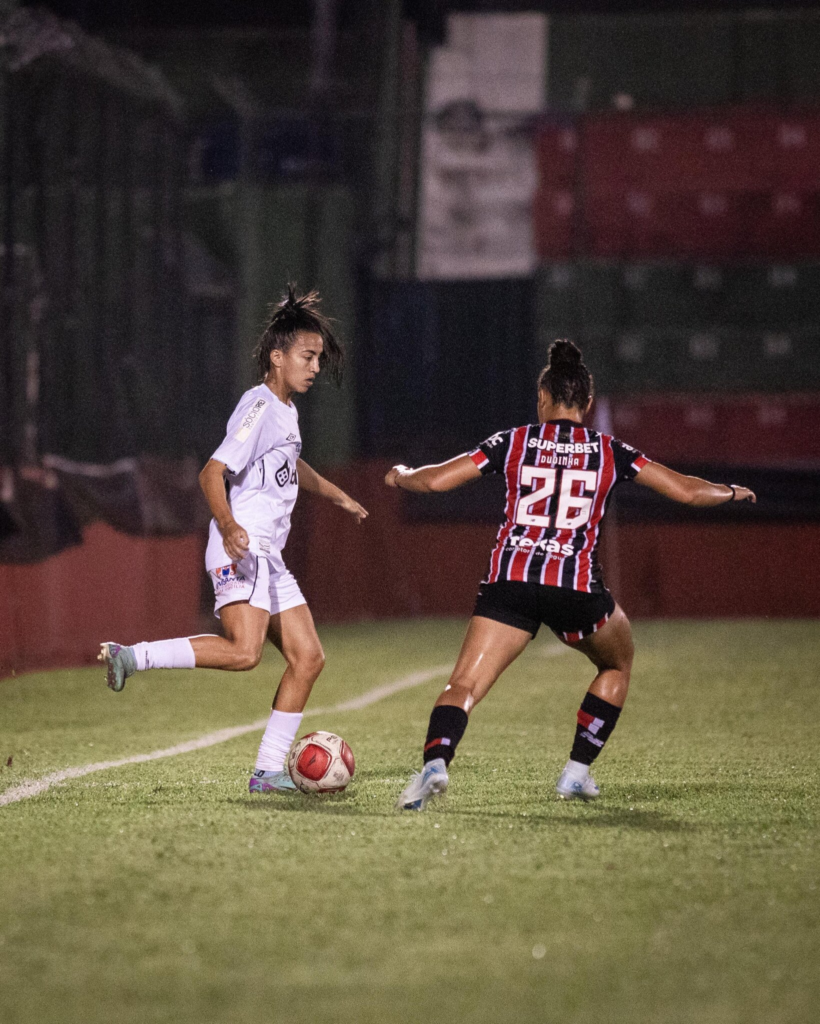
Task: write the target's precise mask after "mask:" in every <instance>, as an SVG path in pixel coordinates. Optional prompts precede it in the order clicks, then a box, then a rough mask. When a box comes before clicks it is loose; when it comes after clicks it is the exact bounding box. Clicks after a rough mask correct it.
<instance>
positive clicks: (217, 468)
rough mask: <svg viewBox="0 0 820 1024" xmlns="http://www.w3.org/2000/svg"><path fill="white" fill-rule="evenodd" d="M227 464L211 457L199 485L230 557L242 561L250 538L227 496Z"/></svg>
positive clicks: (200, 477) (201, 474)
mask: <svg viewBox="0 0 820 1024" xmlns="http://www.w3.org/2000/svg"><path fill="white" fill-rule="evenodd" d="M227 468H228V467H227V466H226V465H225V463H224V462H220V461H219V460H218V459H209V460H208V462H207V463H206V465H205V468H204V469H203V470H202V472H201V473H200V474H199V486H200V487H201V488H202V493H203V494H204V495H205V497H206V499H207V501H208V505H209V507H210V509H211V515H212V516H213V517H214V519H215V520H216V525H217V526H218V527H219V532H220V533H221V534H222V543H223V545H224V547H225V553H226V554H227V555H228V557H229V558H235V559H236V560H237V561H241V560H242V559H243V558H244V557H245V555H247V553H248V548H249V546H250V538H249V537H248V534H247V531H246V530H245V528H244V527H243V526H240V525H239V523H237V521H236V520H235V519H234V517H233V513H232V512H231V506H230V505H229V504H228V499H227V497H226V496H225V472H226V470H227Z"/></svg>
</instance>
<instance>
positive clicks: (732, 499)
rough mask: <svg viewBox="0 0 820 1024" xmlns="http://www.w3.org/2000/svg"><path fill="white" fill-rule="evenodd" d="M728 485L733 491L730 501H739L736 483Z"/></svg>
mask: <svg viewBox="0 0 820 1024" xmlns="http://www.w3.org/2000/svg"><path fill="white" fill-rule="evenodd" d="M726 486H727V487H728V488H729V489H730V490H731V492H732V497H731V498H729V501H737V489H736V488H735V485H734V484H727V485H726ZM728 503H729V502H727V503H726V504H727V505H728Z"/></svg>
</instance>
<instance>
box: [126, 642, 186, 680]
mask: <svg viewBox="0 0 820 1024" xmlns="http://www.w3.org/2000/svg"><path fill="white" fill-rule="evenodd" d="M131 650H132V651H133V652H134V657H135V658H136V659H137V672H145V671H146V670H147V669H149V668H195V667H196V657H195V655H194V649H193V647H192V646H191V641H190V640H189V639H188V637H187V636H183V637H180V638H179V639H177V640H155V641H154V642H153V643H141V644H134V645H133V647H132V648H131Z"/></svg>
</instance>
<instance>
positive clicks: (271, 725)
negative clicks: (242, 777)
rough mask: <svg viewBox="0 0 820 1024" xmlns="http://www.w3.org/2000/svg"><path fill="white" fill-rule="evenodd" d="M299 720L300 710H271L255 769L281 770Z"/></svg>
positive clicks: (294, 736) (300, 719)
mask: <svg viewBox="0 0 820 1024" xmlns="http://www.w3.org/2000/svg"><path fill="white" fill-rule="evenodd" d="M301 721H302V715H301V712H299V713H297V712H293V711H271V713H270V718H269V719H268V724H267V727H266V729H265V735H264V736H263V737H262V742H261V743H260V744H259V753H258V754H257V756H256V768H255V771H258V772H259V771H264V772H281V771H282V769H283V768H284V767H285V758H286V757H287V756H288V752H289V751H290V748H291V747H292V746H293V741H294V740H295V739H296V733H297V731H298V730H299V725H300V723H301Z"/></svg>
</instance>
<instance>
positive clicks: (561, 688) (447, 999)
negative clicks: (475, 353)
mask: <svg viewBox="0 0 820 1024" xmlns="http://www.w3.org/2000/svg"><path fill="white" fill-rule="evenodd" d="M463 628H464V624H463V623H458V622H449V621H440V622H439V621H437V622H410V623H388V624H379V625H356V626H345V627H334V628H325V629H322V630H320V633H321V635H322V638H323V641H324V643H325V647H326V651H327V655H328V662H327V667H326V669H325V673H324V675H323V676H322V678H321V679H320V681H319V683H318V684H317V689H316V692H315V693H314V697H313V700H312V704H313V705H315V706H319V705H323V706H328V705H333V704H335V703H337V702H339V701H342V700H344V699H346V698H349V697H351V696H354V695H356V694H359V693H363V692H365V691H367V690H368V689H371V688H373V687H376V686H379V685H380V684H383V683H386V682H389V681H391V680H394V679H396V678H399V677H401V676H404V675H407V674H408V673H411V672H415V671H420V670H423V669H426V668H428V667H430V666H435V665H438V664H441V663H445V662H452V661H453V660H454V658H455V655H456V653H457V650H458V646H459V643H460V640H461V636H462V633H463ZM635 633H636V646H637V657H636V663H635V672H634V678H633V683H632V693H631V696H630V701H629V703H628V705H627V710H626V712H625V714H624V715H623V717H622V719H621V722H620V724H619V726H618V729H617V730H616V732H615V735H614V737H613V739H612V741H611V742H610V744H609V745H608V749H607V750H606V751H605V753H604V754H603V756H602V758H601V759H600V762H599V764H598V766H597V769H596V777H597V779H598V781H599V783H600V785H601V798H600V800H599V801H598V802H597V804H594V805H582V804H575V803H572V804H563V803H560V802H558V801H556V800H555V799H554V795H553V786H554V782H555V778H556V775H557V773H558V770H559V769H560V767H561V765H562V764H563V762H564V760H565V759H566V756H567V752H568V749H569V745H570V741H571V737H572V733H573V727H574V717H575V711H576V709H577V706H578V703H579V700H580V697H581V695H582V693H583V691H584V689H585V688H586V685H587V684H588V681H589V679H590V678H591V671H590V667H589V666H588V663H587V662H586V661H585V659H583V658H582V657H581V656H579V655H577V654H573V653H572V652H566V653H561V654H559V655H556V654H555V652H554V650H551V648H552V646H553V645H554V643H555V641H553V640H551V639H549V638H548V637H547V636H540V637H539V638H538V639H537V640H536V641H535V642H534V643H533V644H532V645H531V647H530V649H529V650H528V651H527V652H526V653H525V655H524V656H522V658H521V659H520V660H519V662H518V663H517V664H516V665H515V666H513V668H512V669H510V671H509V672H508V673H507V674H506V675H505V676H504V677H503V678H502V680H501V681H500V682H499V683H498V684H497V686H496V688H495V690H494V691H493V693H491V695H490V697H489V698H488V699H487V701H486V702H485V703H484V704H483V705H481V706H480V707H479V708H478V710H477V711H476V712H475V714H474V716H473V719H472V723H471V725H470V728H469V730H468V732H467V735H466V737H465V740H464V742H463V744H462V747H461V749H460V750H459V754H458V757H457V759H456V761H455V762H454V764H453V768H452V771H451V786H450V792H449V794H448V795H447V797H446V800H445V801H443V802H441V803H440V804H437V805H432V806H431V808H430V809H429V810H428V811H427V812H426V813H424V814H411V813H405V814H399V813H397V812H395V811H394V810H393V809H392V803H393V800H394V799H395V797H396V795H397V793H398V792H399V790H400V789H401V788H402V786H403V785H404V783H405V781H406V779H407V776H408V774H409V771H410V769H411V768H415V767H417V766H418V761H419V748H420V744H421V742H422V739H423V736H424V731H425V728H426V723H427V716H428V714H429V709H430V705H431V703H432V700H433V698H434V696H435V694H436V693H437V692H438V691H439V689H440V688H441V685H442V683H441V680H436V681H433V682H428V683H425V684H424V685H421V686H419V687H417V688H415V689H410V690H406V691H404V692H401V693H398V694H395V695H394V696H391V697H388V698H387V699H385V700H382V701H380V702H379V703H376V704H373V705H372V706H370V707H368V708H366V709H364V710H361V711H347V712H333V713H328V714H326V715H323V716H320V717H318V718H313V719H310V720H308V721H306V723H305V729H304V731H308V728H307V727H308V726H309V727H310V728H327V729H332V730H335V731H338V732H340V733H341V734H342V735H343V736H344V737H345V738H346V739H347V740H348V741H349V742H350V744H351V746H352V748H353V750H354V753H355V755H356V758H357V762H358V765H357V772H356V777H355V780H354V783H353V784H352V785H351V786H350V788H349V790H348V792H347V793H344V794H341V795H338V796H333V797H325V798H315V797H314V798H311V797H307V796H302V795H299V796H296V797H272V798H266V797H254V798H251V797H250V796H249V795H248V793H247V777H248V772H249V768H250V767H251V766H252V762H253V758H254V756H255V752H256V746H257V743H258V734H255V733H254V734H250V735H246V736H244V737H240V738H238V739H234V740H231V741H229V742H227V743H223V744H221V745H219V746H214V747H211V748H210V749H206V750H201V751H198V752H195V753H190V754H185V755H182V756H177V757H172V758H168V759H165V760H158V761H153V762H150V763H145V764H138V765H131V766H128V767H123V768H118V769H113V770H106V771H101V772H97V773H95V774H92V775H88V776H86V777H83V778H78V779H74V780H72V781H68V782H66V783H65V784H62V785H58V786H54V787H52V788H51V789H50V790H48V791H47V792H45V793H43V794H41V795H39V796H36V797H34V798H32V799H28V800H23V801H21V802H17V803H13V804H9V805H7V806H5V807H0V851H1V852H2V859H0V864H1V865H2V867H1V868H0V1021H2V1024H29V1022H32V1024H35V1022H36V1024H74V1022H78V1024H79V1022H82V1024H160V1022H162V1024H165V1022H167V1024H255V1022H266V1024H267V1022H273V1024H303V1022H304V1024H308V1022H309V1024H319V1022H321V1024H325V1022H327V1024H330V1022H337V1021H344V1022H352V1024H405V1022H406V1024H415V1022H419V1024H430V1022H432V1021H447V1022H453V1024H465V1022H476V1024H478V1022H481V1024H485V1022H487V1024H530V1022H539V1024H541V1022H549V1024H553V1022H554V1024H589V1022H603V1024H611V1022H618V1024H620V1022H623V1024H645V1022H646V1024H648V1022H652V1024H655V1022H657V1024H809V1022H810V1021H814V1020H816V1019H817V1016H816V1014H817V1006H818V1003H820V980H818V975H820V966H819V965H820V911H818V896H819V895H820V894H819V893H818V884H819V883H820V858H819V857H818V842H817V841H818V829H817V824H818V821H817V814H818V793H819V792H820V785H819V784H818V724H817V723H818V719H820V690H819V689H818V685H817V684H818V666H819V665H820V658H818V648H819V647H820V624H819V623H817V622H741V623H738V622H724V623H663V624H661V623H644V624H639V625H638V626H637V628H636V630H635ZM279 668H280V665H279V663H278V661H277V658H276V657H275V656H274V655H273V654H272V653H271V654H270V655H269V656H268V657H267V658H266V660H265V661H264V662H263V664H262V665H261V666H260V667H259V668H258V669H257V670H256V671H255V672H253V673H250V674H245V675H230V674H227V673H218V672H210V671H199V672H187V673H186V672H155V673H152V674H150V675H145V676H139V677H137V678H136V679H132V680H129V683H128V685H127V686H126V689H125V691H124V692H123V693H122V694H118V695H115V694H112V693H111V692H110V691H109V690H107V689H106V687H105V686H104V684H103V680H102V673H101V671H99V670H90V669H89V670H81V671H64V672H52V673H47V674H41V675H29V676H26V677H22V678H18V679H9V680H5V681H2V682H0V756H2V761H0V763H1V764H2V765H3V766H4V767H2V768H1V769H0V793H1V792H3V791H6V790H8V789H9V788H10V787H12V786H14V785H16V784H19V783H20V782H21V781H22V780H24V779H32V778H37V777H39V776H41V775H44V774H46V773H47V772H50V771H54V770H57V769H61V768H65V767H67V766H70V765H82V764H86V763H90V762H93V761H102V760H106V759H117V758H121V757H125V756H127V755H130V754H137V753H142V752H149V751H151V750H155V749H158V748H162V747H166V746H171V745H173V744H175V743H178V742H181V741H183V740H188V739H191V738H194V737H197V736H200V735H202V734H204V733H207V732H210V731H213V730H215V729H219V728H222V727H225V726H232V725H242V724H245V723H249V722H253V721H254V720H255V719H258V718H260V717H263V716H264V714H265V710H266V707H267V705H268V703H269V701H270V697H271V695H272V691H273V687H274V682H275V678H276V676H277V674H278V672H279ZM10 757H11V758H13V760H12V763H11V765H10V766H9V765H7V764H6V762H7V759H8V758H10Z"/></svg>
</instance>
